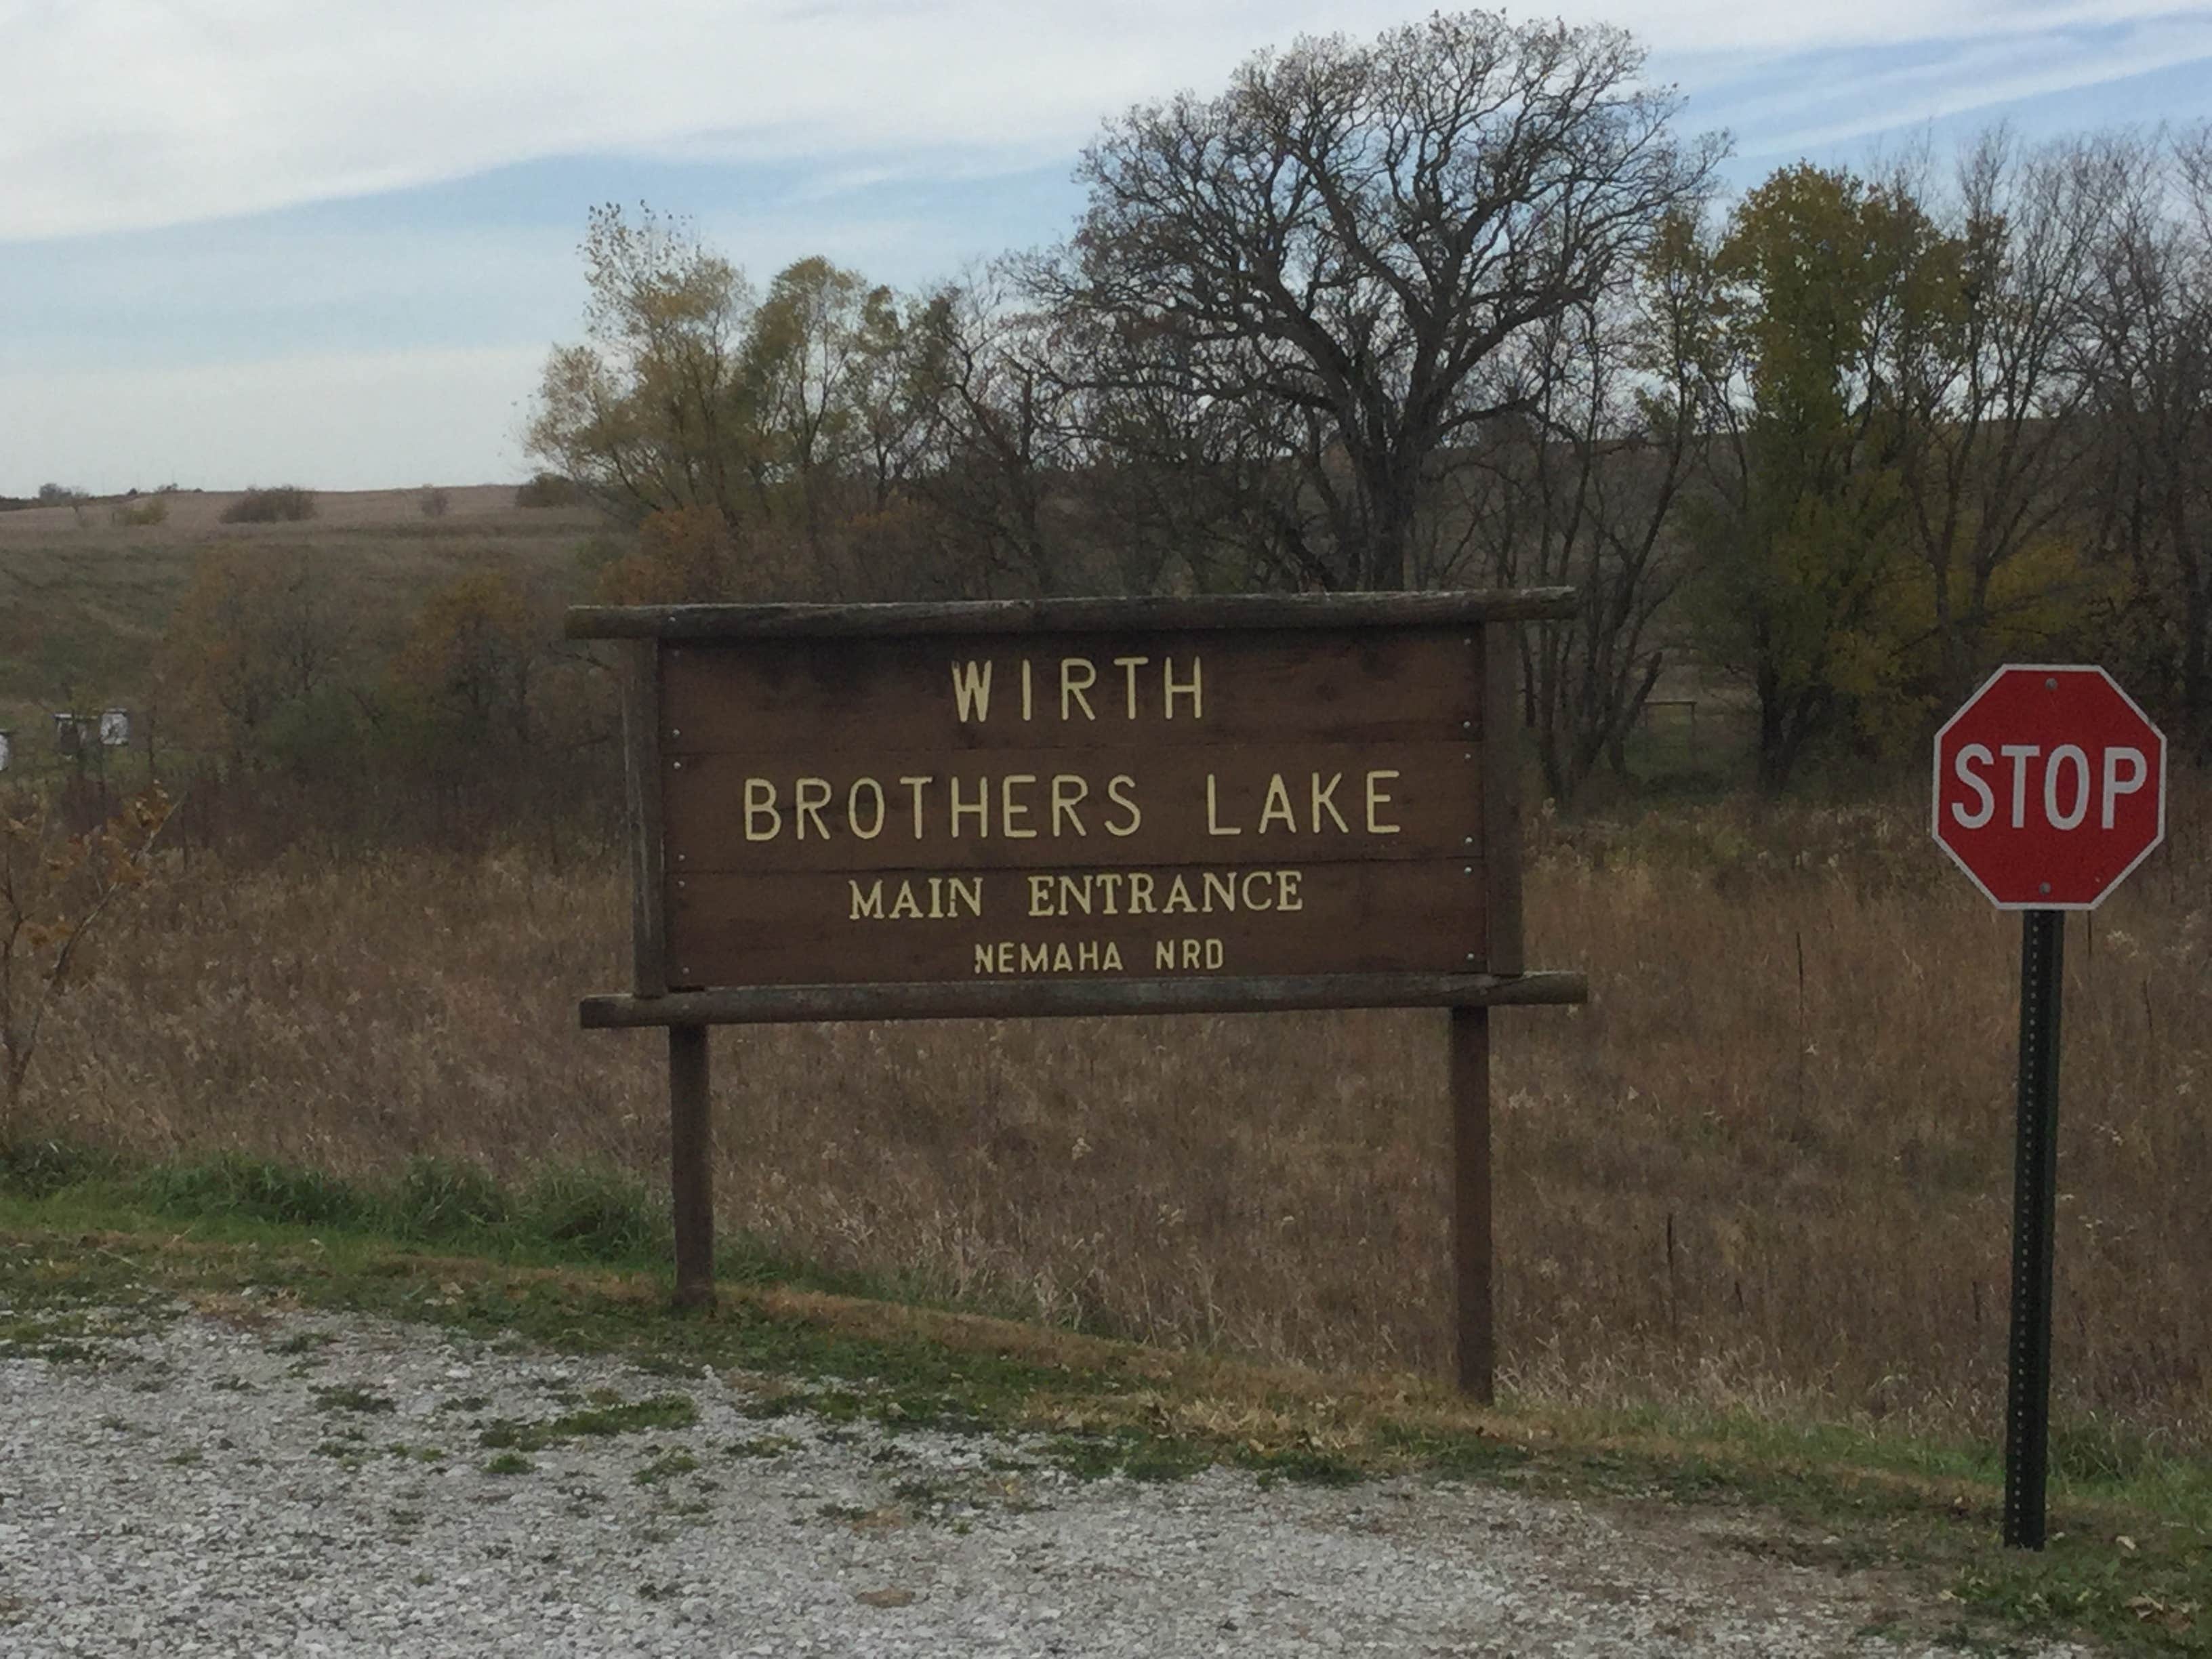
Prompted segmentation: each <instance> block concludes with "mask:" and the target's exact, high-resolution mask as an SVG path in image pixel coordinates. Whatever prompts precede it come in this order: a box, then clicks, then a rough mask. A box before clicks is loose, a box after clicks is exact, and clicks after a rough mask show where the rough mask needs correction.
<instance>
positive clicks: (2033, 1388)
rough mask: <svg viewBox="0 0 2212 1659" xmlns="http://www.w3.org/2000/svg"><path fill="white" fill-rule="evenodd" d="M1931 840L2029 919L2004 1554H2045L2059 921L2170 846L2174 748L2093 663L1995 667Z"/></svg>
mask: <svg viewBox="0 0 2212 1659" xmlns="http://www.w3.org/2000/svg"><path fill="white" fill-rule="evenodd" d="M1931 811H1932V815H1933V823H1932V831H1933V834H1934V836H1935V838H1936V842H1937V844H1938V845H1940V846H1941V847H1942V848H1943V850H1944V851H1945V852H1946V853H1948V854H1950V855H1951V857H1952V859H1953V860H1955V861H1956V862H1957V864H1958V866H1959V867H1960V869H1962V870H1964V871H1965V872H1966V873H1967V875H1969V876H1971V877H1972V878H1973V881H1974V884H1975V885H1976V886H1978V887H1979V888H1980V889H1981V890H1982V892H1983V894H1984V896H1985V897H1987V898H1989V899H1990V901H1991V902H1994V903H1995V904H1996V906H1997V907H1998V908H2000V909H2004V910H2020V911H2022V912H2024V913H2025V914H2024V915H2023V916H2022V917H2021V956H2020V960H2021V987H2020V1078H2019V1088H2018V1092H2017V1108H2016V1113H2015V1149H2014V1155H2013V1170H2014V1178H2013V1255H2012V1320H2011V1329H2010V1336H2009V1349H2008V1363H2007V1388H2006V1408H2005V1497H2004V1541H2005V1542H2006V1543H2007V1544H2008V1545H2010V1546H2013V1547H2016V1548H2021V1549H2041V1548H2042V1547H2043V1543H2044V1533H2045V1504H2044V1498H2045V1486H2046V1480H2047V1475H2048V1472H2049V1463H2050V1433H2051V1276H2052V1273H2051V1270H2052V1258H2053V1254H2054V1249H2053V1246H2054V1242H2055V1237H2056V1232H2057V1210H2056V1205H2057V1187H2058V1141H2057V1135H2058V1038H2059V1032H2060V1024H2061V1021H2060V1013H2061V1010H2060V993H2061V991H2062V989H2063V985H2064V982H2065V974H2064V968H2065V945H2066V931H2065V921H2066V917H2065V913H2066V912H2067V911H2069V910H2092V909H2094V908H2096V907H2097V906H2098V905H2100V904H2101V903H2102V902H2104V901H2105V899H2106V896H2107V895H2109V894H2110V893H2111V892H2112V890H2113V889H2114V888H2115V887H2117V886H2118V884H2120V882H2121V881H2122V880H2124V878H2126V877H2127V876H2128V875H2129V874H2130V872H2132V871H2133V870H2134V869H2135V867H2136V866H2137V865H2139V864H2141V863H2142V861H2143V860H2145V859H2146V858H2148V857H2149V856H2150V854H2151V850H2152V849H2153V848H2155V847H2156V846H2157V845H2158V844H2159V842H2160V841H2162V840H2164V839H2165V837H2166V738H2165V737H2164V736H2163V735H2162V734H2161V733H2160V731H2159V729H2158V727H2156V726H2154V725H2152V724H2151V722H2150V720H2149V718H2148V716H2147V715H2146V714H2144V713H2143V712H2142V709H2141V708H2138V707H2137V706H2136V702H2135V699H2134V698H2132V697H2130V696H2128V694H2127V693H2126V692H2125V691H2123V690H2121V689H2120V688H2119V686H2118V684H2117V683H2116V682H2115V681H2114V680H2113V678H2112V676H2111V675H2110V674H2108V673H2106V671H2104V670H2103V669H2102V668H2098V667H2093V666H2088V667H2084V666H2073V665H2069V666H2052V665H2035V664H2014V665H2009V666H2008V667H2004V668H2000V669H1999V670H1997V671H1996V673H1994V674H1992V675H1990V678H1988V679H1987V680H1985V681H1984V682H1983V684H1982V685H1981V687H1980V689H1979V690H1977V691H1976V692H1975V693H1974V695H1973V696H1971V697H1969V698H1967V699H1966V702H1965V704H1964V705H1963V706H1961V707H1960V710H1959V712H1958V713H1957V714H1954V715H1952V716H1951V718H1950V719H1949V720H1947V721H1945V722H1944V724H1943V729H1942V731H1940V732H1937V733H1936V777H1935V790H1934V799H1933V803H1932V807H1931Z"/></svg>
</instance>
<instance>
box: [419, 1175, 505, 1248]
mask: <svg viewBox="0 0 2212 1659" xmlns="http://www.w3.org/2000/svg"><path fill="white" fill-rule="evenodd" d="M510 1208H511V1206H510V1205H509V1204H508V1201H507V1194H506V1193H505V1192H504V1191H502V1190H501V1187H500V1184H499V1182H496V1181H495V1180H493V1179H492V1177H491V1176H490V1174H489V1171H487V1170H484V1169H483V1166H482V1165H480V1164H471V1163H468V1162H466V1161H465V1160H462V1159H457V1158H428V1157H424V1158H411V1159H410V1160H409V1162H408V1164H407V1168H406V1170H404V1172H403V1173H402V1174H401V1176H400V1177H399V1182H398V1186H397V1187H396V1188H394V1189H393V1191H392V1230H393V1231H395V1232H398V1233H399V1234H400V1235H401V1236H402V1237H408V1238H451V1237H455V1236H457V1235H459V1234H464V1233H473V1232H482V1231H486V1230H488V1229H489V1228H493V1227H497V1226H499V1225H501V1224H503V1223H504V1222H505V1221H506V1220H507V1216H508V1212H509V1210H510Z"/></svg>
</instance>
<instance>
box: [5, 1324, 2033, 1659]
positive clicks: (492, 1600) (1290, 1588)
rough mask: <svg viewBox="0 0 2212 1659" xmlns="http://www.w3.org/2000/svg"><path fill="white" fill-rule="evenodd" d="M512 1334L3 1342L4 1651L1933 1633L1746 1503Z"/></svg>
mask: <svg viewBox="0 0 2212 1659" xmlns="http://www.w3.org/2000/svg"><path fill="white" fill-rule="evenodd" d="M507 1347H508V1345H503V1344H489V1345H488V1344H485V1343H483V1342H480V1341H476V1340H469V1339H458V1340H456V1339H449V1338H447V1337H446V1336H443V1335H441V1334H438V1333H436V1332H435V1331H431V1330H427V1329H423V1328H414V1327H399V1326H393V1325H387V1324H383V1323H380V1322H374V1321H369V1320H360V1319H346V1318H337V1317H302V1316H276V1317H273V1318H258V1317H257V1318H255V1319H254V1320H252V1321H251V1322H238V1321H234V1320H228V1319H222V1318H215V1317H209V1316H204V1315H201V1314H197V1313H195V1314H191V1315H188V1316H184V1317H180V1318H178V1319H175V1320H173V1321H171V1322H166V1323H162V1324H161V1325H160V1326H159V1327H158V1328H155V1329H153V1330H150V1331H146V1332H143V1334H136V1335H129V1336H124V1337H121V1338H119V1339H118V1340H116V1341H114V1342H113V1344H112V1346H111V1347H110V1350H109V1357H108V1358H106V1359H105V1360H103V1361H101V1362H100V1363H96V1364H85V1363H66V1362H58V1361H55V1360H52V1359H47V1358H11V1359H5V1360H0V1413H4V1414H0V1654H5V1655H8V1656H25V1659H29V1656H47V1655H62V1654H72V1655H125V1654H148V1655H161V1656H182V1655H192V1654H209V1655H217V1654H219V1655H223V1656H226V1659H228V1656H242V1655H261V1654H267V1655H288V1656H289V1655H329V1656H352V1655H362V1656H378V1659H411V1656H422V1655H447V1654H502V1655H504V1654H516V1655H538V1654H544V1655H569V1654H574V1655H589V1656H594V1659H600V1656H620V1655H634V1654H635V1655H646V1654H653V1655H662V1654H665V1655H687V1656H688V1655H715V1656H720V1655H772V1656H783V1655H807V1654H811V1655H860V1656H870V1659H873V1656H884V1659H892V1656H902V1655H931V1656H967V1655H975V1656H986V1655H1008V1656H1013V1655H1020V1656H1030V1655H1068V1656H1076V1655H1097V1656H1144V1659H1183V1656H1201V1655H1214V1654H1227V1655H1286V1656H1287V1655H1314V1656H1323V1655H1327V1656H1339V1655H1346V1654H1384V1655H1418V1656H1474V1655H1498V1656H1513V1659H1520V1656H1540V1655H1600V1654H1622V1655H1638V1656H1644V1655H1654V1656H1656V1655H1674V1654H1743V1655H1759V1656H1762V1659H1778V1656H1787V1655H1829V1654H1868V1655H1876V1654H1880V1655H1894V1654H1903V1653H1911V1652H1922V1651H1933V1650H1932V1649H1931V1648H1929V1647H1927V1646H1926V1645H1925V1644H1923V1643H1921V1642H1917V1641H1914V1640H1912V1639H1910V1638H1899V1637H1896V1636H1894V1635H1892V1636H1888V1637H1884V1636H1880V1635H1875V1634H1873V1633H1870V1632H1872V1631H1873V1630H1875V1629H1876V1628H1881V1629H1887V1630H1891V1631H1893V1632H1894V1631H1896V1630H1898V1629H1906V1630H1909V1629H1912V1628H1914V1627H1915V1621H1914V1620H1913V1619H1912V1617H1911V1610H1910V1609H1908V1608H1905V1607H1901V1606H1900V1605H1899V1604H1898V1603H1899V1597H1900V1596H1902V1595H1905V1593H1906V1592H1905V1591H1904V1590H1903V1589H1901V1588H1900V1587H1899V1585H1898V1584H1896V1583H1890V1582H1887V1581H1885V1580H1884V1579H1882V1578H1881V1577H1878V1576H1875V1575H1855V1576H1844V1577H1839V1576H1838V1575H1837V1574H1835V1573H1834V1572H1832V1571H1826V1570H1822V1569H1809V1568H1804V1567H1798V1566H1792V1565H1789V1564H1787V1563H1786V1562H1784V1561H1781V1560H1778V1559H1775V1557H1774V1555H1773V1553H1771V1552H1766V1553H1762V1552H1761V1551H1760V1550H1759V1549H1757V1548H1755V1547H1746V1546H1747V1543H1750V1544H1753V1545H1755V1544H1756V1543H1757V1542H1758V1530H1757V1527H1758V1523H1757V1522H1755V1521H1754V1520H1753V1519H1750V1518H1747V1517H1745V1516H1727V1515H1724V1514H1719V1513H1714V1514H1697V1515H1684V1514H1680V1513H1672V1514H1669V1513H1662V1512H1660V1511H1658V1510H1645V1509H1644V1508H1642V1507H1640V1506H1621V1507H1620V1508H1617V1509H1616V1508H1600V1507H1598V1506H1595V1505H1583V1504H1574V1503H1565V1502H1558V1501H1552V1500H1545V1499H1536V1498H1528V1497H1526V1496H1523V1495H1521V1494H1518V1493H1514V1492H1501V1491H1498V1490H1496V1489H1494V1488H1490V1487H1485V1486H1455V1485H1452V1484H1449V1483H1445V1482H1439V1481H1434V1480H1383V1481H1375V1482H1369V1483H1364V1484H1361V1485H1358V1486H1351V1487H1344V1488H1319V1487H1312V1486H1296V1485H1291V1484H1277V1485H1274V1486H1262V1485H1261V1483H1260V1482H1259V1481H1258V1480H1255V1478H1254V1477H1253V1476H1251V1475H1249V1474H1243V1473H1239V1472H1231V1471H1216V1472H1213V1473H1210V1474H1204V1475H1200V1476H1198V1477H1196V1478H1193V1479H1189V1480H1179V1481H1167V1482H1158V1483H1153V1482H1140V1481H1135V1480H1129V1479H1127V1478H1126V1477H1115V1478H1111V1479H1107V1480H1078V1479H1075V1478H1073V1477H1072V1476H1069V1475H1067V1474H1063V1473H1061V1472H1060V1471H1058V1470H1056V1469H1054V1468H1050V1467H1048V1466H1047V1465H1046V1464H1045V1463H1044V1462H1042V1461H1041V1460H1040V1459H1039V1458H1038V1457H1037V1455H1036V1450H1035V1449H1034V1448H1026V1447H1024V1445H1022V1444H1020V1443H1015V1442H1011V1441H1007V1440H1002V1439H994V1438H989V1437H962V1436H951V1435H945V1434H939V1433H934V1432H913V1431H910V1432H906V1433H900V1434H896V1435H893V1434H890V1433H887V1432H885V1431H883V1430H881V1429H879V1428H878V1427H875V1426H874V1425H871V1424H868V1423H866V1422H865V1421H855V1422H852V1423H848V1424H845V1425H837V1424H835V1423H832V1422H829V1421H826V1420H824V1419H823V1417H821V1416H819V1415H817V1414H814V1413H806V1412H793V1411H784V1412H781V1413H776V1414H769V1413H771V1412H772V1411H773V1410H774V1402H773V1397H772V1395H769V1394H767V1393H764V1385H763V1383H761V1382H760V1380H759V1379H749V1378H730V1377H724V1376H716V1375H712V1374H700V1375H693V1376H659V1375H648V1374H647V1373H646V1372H643V1371H641V1370H638V1369H636V1368H635V1367H633V1366H631V1365H629V1364H626V1363H619V1362H615V1361H579V1360H576V1359H574V1358H568V1357H564V1356H558V1355H551V1354H545V1353H541V1352H533V1351H527V1350H524V1351H507ZM686 1402H688V1403H686ZM501 1471H505V1472H501ZM1912 1593H1913V1594H1917V1595H1921V1596H1923V1597H1924V1596H1925V1595H1926V1594H1927V1591H1926V1589H1925V1588H1924V1586H1923V1587H1921V1588H1919V1589H1917V1590H1916V1591H1914V1592H1912ZM1922 1611H1923V1612H1924V1611H1925V1609H1924V1608H1923V1609H1922ZM1921 1627H1923V1628H1924V1627H1925V1626H1921ZM2044 1651H2045V1652H2047V1653H2051V1654H2054V1655H2056V1654H2059V1653H2066V1652H2072V1651H2075V1650H2070V1649H2056V1648H2053V1649H2046V1650H2044Z"/></svg>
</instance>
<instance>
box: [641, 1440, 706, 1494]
mask: <svg viewBox="0 0 2212 1659" xmlns="http://www.w3.org/2000/svg"><path fill="white" fill-rule="evenodd" d="M698 1467H699V1460H698V1459H697V1458H696V1457H694V1456H693V1455H691V1454H690V1452H688V1451H683V1450H680V1449H679V1450H676V1451H665V1452H662V1453H661V1454H660V1455H659V1456H657V1457H655V1458H654V1459H653V1461H652V1462H649V1463H647V1464H646V1465H645V1466H644V1468H641V1469H639V1470H638V1471H637V1473H636V1474H633V1475H631V1476H630V1479H631V1480H633V1481H635V1483H636V1484H637V1485H639V1486H658V1485H659V1484H660V1482H662V1481H664V1480H668V1479H669V1478H670V1477H671V1476H673V1475H678V1474H690V1473H691V1472H692V1471H693V1470H694V1469H696V1468H698Z"/></svg>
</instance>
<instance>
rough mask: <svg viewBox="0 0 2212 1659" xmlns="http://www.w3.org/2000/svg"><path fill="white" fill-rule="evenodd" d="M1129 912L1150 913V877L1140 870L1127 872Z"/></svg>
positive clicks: (1145, 914) (1135, 913)
mask: <svg viewBox="0 0 2212 1659" xmlns="http://www.w3.org/2000/svg"><path fill="white" fill-rule="evenodd" d="M1129 914H1130V915H1133V916H1149V915H1152V878H1151V877H1150V876H1148V875H1146V873H1145V872H1143V871H1141V870H1132V871H1131V872H1129Z"/></svg>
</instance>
